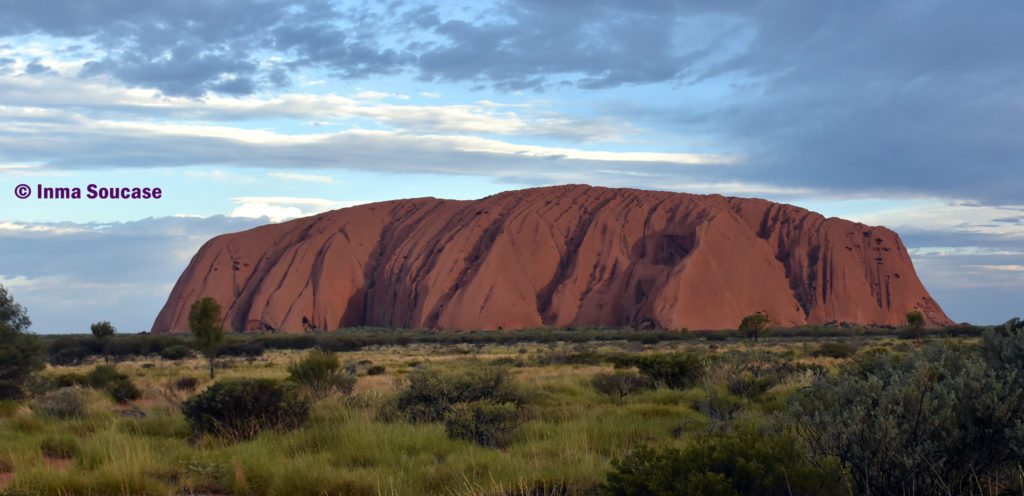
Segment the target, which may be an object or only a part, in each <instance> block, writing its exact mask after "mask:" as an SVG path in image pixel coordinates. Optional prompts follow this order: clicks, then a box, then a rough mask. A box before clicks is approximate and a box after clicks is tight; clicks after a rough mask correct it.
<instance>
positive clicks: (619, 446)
mask: <svg viewBox="0 0 1024 496" xmlns="http://www.w3.org/2000/svg"><path fill="white" fill-rule="evenodd" d="M895 334H896V333H890V334H889V335H881V336H879V335H871V334H870V333H869V334H851V335H847V336H843V337H839V338H822V337H821V336H820V335H819V336H816V337H813V338H811V337H802V336H798V335H796V336H794V335H788V336H776V337H774V338H768V339H761V340H760V341H759V342H756V343H754V342H751V341H746V340H741V339H737V338H735V337H726V338H722V337H720V336H719V337H713V338H712V340H709V339H705V338H702V337H700V336H691V337H688V338H687V339H679V340H655V341H656V342H647V343H645V342H644V341H643V340H640V339H636V340H634V339H602V340H581V341H580V342H565V341H556V340H552V341H549V342H528V341H527V342H513V343H483V342H481V343H457V344H456V343H439V344H430V343H422V342H410V343H409V344H395V345H379V344H365V345H364V346H359V347H358V348H359V349H357V350H355V351H343V352H340V353H339V355H340V357H341V359H342V361H343V362H346V363H348V364H350V366H351V367H352V368H353V369H354V370H355V371H356V372H357V373H358V375H359V379H358V382H357V384H356V386H355V390H354V391H353V392H352V393H351V394H349V395H336V396H333V397H331V398H328V399H327V400H324V401H321V402H319V403H316V404H315V405H314V408H313V412H312V416H311V420H310V423H309V425H308V426H306V427H305V428H302V429H299V430H295V431H291V432H265V433H263V434H261V435H260V436H258V437H256V438H255V439H253V440H250V441H244V442H227V441H223V440H219V439H216V438H212V437H209V436H206V437H199V438H195V437H193V436H192V435H191V433H190V430H189V427H188V425H187V423H186V421H185V419H184V418H183V416H182V414H181V413H180V404H181V401H182V400H184V399H185V398H186V397H187V396H188V394H190V393H188V392H183V391H179V390H176V389H175V388H174V387H173V386H172V384H173V383H174V382H176V381H178V380H179V379H181V378H183V377H194V378H196V380H197V381H198V382H199V386H198V388H197V390H202V389H203V388H204V387H205V386H207V385H209V384H210V383H211V381H210V380H209V378H208V376H207V374H208V372H207V369H206V363H205V361H204V360H203V359H202V358H200V357H192V358H186V359H182V360H167V359H163V358H160V357H159V356H156V355H151V356H136V357H133V358H130V359H123V358H125V357H121V358H122V360H121V361H119V363H117V364H116V366H117V369H118V370H119V371H120V372H122V373H124V374H126V375H128V376H129V377H130V378H131V379H132V381H134V382H135V383H136V384H137V385H138V386H139V387H140V389H141V390H142V391H143V394H142V397H141V398H140V399H138V400H136V401H133V402H131V404H128V405H117V404H115V403H114V402H112V401H111V399H110V398H109V397H108V396H107V395H106V394H104V393H103V392H101V391H94V390H91V389H87V390H86V394H87V395H88V404H87V412H86V413H85V414H84V415H83V416H80V417H77V418H70V419H64V420H62V419H54V418H48V417H45V416H42V415H39V414H38V413H37V412H35V411H33V403H32V401H31V400H25V401H21V402H16V401H7V402H3V403H0V493H2V489H6V490H7V493H8V494H12V495H13V494H40V495H93V494H95V495H100V494H103V495H105V494H121V495H138V494H158V495H163V494H211V495H212V494H267V495H306V494H308V495H320V494H325V495H326V494H388V495H390V494H399V495H405V494H451V495H463V494H466V495H469V494H474V495H475V494H494V495H505V494H524V495H525V494H531V495H532V494H538V495H541V494H594V493H596V492H597V491H598V488H599V487H600V486H601V484H603V483H604V482H605V481H606V477H607V474H608V472H609V470H610V469H612V466H613V465H612V464H613V460H616V459H620V458H622V457H623V456H625V455H626V454H627V453H629V452H630V451H631V450H633V449H634V448H637V447H639V446H651V447H654V448H659V449H660V448H669V447H672V448H679V449H684V448H686V447H687V446H688V445H689V444H690V443H693V442H694V439H695V436H697V435H698V434H699V433H702V432H707V431H708V430H709V429H711V428H712V427H713V426H715V425H720V424H722V423H723V422H724V423H735V422H743V423H745V424H759V423H771V422H776V421H777V419H779V418H781V417H785V416H786V414H787V408H788V407H787V398H788V397H789V396H790V395H791V394H792V393H793V392H794V391H796V390H798V389H800V388H803V387H805V386H807V385H808V384H810V383H811V382H812V381H813V380H814V378H815V377H816V375H820V374H822V373H826V374H827V373H830V371H831V372H834V371H835V370H837V369H838V368H839V367H841V366H843V364H845V363H847V362H849V361H851V360H855V359H856V357H857V356H863V355H864V354H867V353H877V352H879V350H885V352H886V353H890V354H894V355H899V354H904V353H908V352H911V351H913V350H914V349H915V348H916V347H919V346H921V343H920V342H916V341H912V340H907V339H900V338H899V337H898V336H897V335H895ZM931 339H932V340H933V341H944V342H948V343H952V344H954V345H970V344H971V343H973V342H975V341H977V338H976V337H973V336H965V337H945V338H938V337H936V338H931ZM828 343H833V345H831V349H830V345H829V344H828ZM834 343H841V344H840V345H835V344H834ZM823 345H824V346H823ZM675 352H684V353H696V354H699V356H702V357H706V358H707V359H708V363H709V368H708V370H707V373H706V374H705V375H704V377H703V379H702V380H701V381H700V382H699V383H697V384H695V385H693V386H692V387H688V388H686V389H682V390H678V389H668V388H664V387H661V388H655V389H650V390H645V391H641V392H638V393H635V394H632V395H629V396H626V397H623V398H618V397H613V396H608V395H604V394H600V393H598V392H597V391H596V390H595V389H594V387H593V386H592V384H591V380H592V378H593V377H594V375H595V374H598V373H601V372H610V371H612V370H613V362H614V361H615V360H614V359H615V357H619V358H621V357H624V356H626V357H629V356H643V355H649V354H666V353H675ZM303 353H304V352H303V351H301V350H269V351H263V352H262V353H261V354H259V356H249V357H222V358H220V359H219V360H218V371H217V373H218V378H217V379H218V380H221V379H227V378H233V377H237V378H242V377H245V378H254V377H260V378H277V379H284V378H285V377H286V376H287V371H286V368H287V366H288V364H290V363H293V362H294V361H296V360H298V359H299V358H300V357H301V356H302V354H303ZM846 355H849V356H846ZM764 357H768V359H769V360H774V361H785V362H786V363H787V364H789V365H791V366H795V367H796V368H795V369H794V370H797V372H794V373H790V374H787V375H786V376H785V378H784V380H781V381H779V382H777V383H773V384H771V385H770V387H769V388H768V389H767V390H766V391H764V392H758V393H757V394H752V395H743V394H735V392H730V381H731V380H733V379H734V378H735V376H736V374H737V368H736V367H737V365H743V364H746V363H749V362H750V361H751V360H757V359H764ZM100 363H103V359H102V358H100V357H99V356H94V357H92V358H89V359H87V360H85V361H84V362H83V363H79V364H76V365H60V366H54V365H49V366H47V368H46V370H44V371H43V372H42V373H41V374H40V377H41V378H40V379H39V380H40V381H45V379H47V378H51V379H52V378H54V377H58V376H60V375H62V374H67V373H72V372H74V373H80V374H85V373H87V372H88V371H89V370H91V369H92V368H93V367H94V366H95V365H96V364H100ZM489 365H500V366H502V367H507V368H508V370H509V371H510V374H511V376H512V378H513V380H514V383H515V384H516V385H517V386H518V387H519V388H520V390H521V391H522V392H523V394H524V396H525V398H527V400H526V401H525V402H524V407H523V410H524V414H523V415H524V419H525V421H524V422H523V424H522V425H521V426H520V427H519V429H518V430H517V431H516V432H515V434H514V437H513V440H512V443H511V444H510V445H509V446H508V447H507V448H503V449H497V448H488V447H483V446H479V445H476V444H474V443H471V442H468V441H459V440H452V439H449V437H448V436H447V435H446V433H445V429H444V426H442V425H441V424H439V423H410V422H407V421H404V420H401V419H397V420H395V419H384V418H382V415H381V412H382V411H384V410H386V408H387V406H388V403H389V401H391V400H392V399H393V398H394V397H395V395H396V394H397V392H398V391H399V390H400V389H401V388H402V387H403V386H404V384H405V382H406V378H407V377H408V375H409V374H410V373H411V372H413V371H414V370H417V369H423V368H442V369H444V370H448V371H459V370H469V369H473V368H479V367H483V366H489ZM371 366H383V373H375V374H374V375H369V374H367V371H368V370H369V368H370V367H371ZM379 370H380V369H379V368H378V369H377V372H379ZM39 387H42V386H39ZM733 389H735V388H733ZM710 397H713V398H722V397H725V398H727V399H728V401H729V404H730V405H732V406H730V408H729V411H728V412H726V413H724V414H723V413H722V412H721V411H720V409H716V408H708V406H707V405H708V404H709V402H708V400H709V398H710ZM54 445H57V446H61V445H64V446H65V447H66V449H64V450H63V451H65V453H63V454H61V453H58V454H57V456H55V455H54V451H55V450H54V449H52V446H54ZM56 451H61V450H56Z"/></svg>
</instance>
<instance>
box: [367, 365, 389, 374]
mask: <svg viewBox="0 0 1024 496" xmlns="http://www.w3.org/2000/svg"><path fill="white" fill-rule="evenodd" d="M386 370H387V369H386V368H385V367H384V366H383V365H373V366H371V367H370V368H368V369H366V375H381V374H383V373H384V372H385V371H386Z"/></svg>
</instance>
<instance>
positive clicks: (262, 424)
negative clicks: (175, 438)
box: [181, 379, 310, 441]
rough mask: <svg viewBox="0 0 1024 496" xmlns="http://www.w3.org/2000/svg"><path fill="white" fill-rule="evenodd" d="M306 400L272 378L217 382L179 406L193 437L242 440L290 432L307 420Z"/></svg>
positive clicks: (291, 387) (307, 405) (307, 408)
mask: <svg viewBox="0 0 1024 496" xmlns="http://www.w3.org/2000/svg"><path fill="white" fill-rule="evenodd" d="M309 409H310V402H309V399H308V398H306V396H305V395H303V394H302V393H301V392H300V391H299V389H298V387H297V386H294V385H292V384H288V383H284V382H281V381H277V380H273V379H233V380H227V381H221V382H218V383H216V384H214V385H212V386H210V387H209V388H207V389H206V390H205V391H203V392H202V393H200V394H198V395H196V396H193V397H191V398H189V399H188V400H186V401H185V403H184V404H182V406H181V411H182V413H183V414H184V415H185V419H186V420H187V421H188V423H189V426H190V427H191V428H192V433H193V434H194V435H202V434H211V435H214V436H217V437H220V438H223V439H228V440H233V441H242V440H246V439H251V438H253V437H255V436H257V435H258V434H259V433H260V432H262V431H264V430H291V429H297V428H299V427H302V426H303V425H305V424H306V423H307V422H308V421H309Z"/></svg>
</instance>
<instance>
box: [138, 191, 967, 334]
mask: <svg viewBox="0 0 1024 496" xmlns="http://www.w3.org/2000/svg"><path fill="white" fill-rule="evenodd" d="M204 296H210V297H213V298H214V299H216V300H217V301H218V302H219V303H220V304H221V306H222V307H223V309H224V319H225V321H224V323H225V325H226V327H228V328H230V329H234V330H258V329H276V330H279V331H284V332H301V331H303V330H304V329H307V328H309V326H307V325H306V324H305V323H304V322H309V323H310V324H312V325H314V326H316V327H317V328H319V329H321V330H325V329H326V330H331V329H335V328H339V327H348V326H384V327H402V328H442V329H516V328H528V327H537V326H586V325H604V326H639V327H656V328H665V329H680V328H684V327H686V328H690V329H694V330H700V329H724V328H735V327H736V326H737V325H738V324H739V322H740V320H741V319H742V318H743V317H744V316H746V315H749V314H751V313H754V312H759V311H760V312H765V313H767V314H768V316H769V317H770V319H771V320H772V322H773V323H774V324H776V325H784V326H792V325H800V324H824V323H829V322H834V321H835V322H850V323H859V324H880V325H886V324H889V325H898V324H901V323H903V322H904V319H905V315H906V313H907V312H908V311H909V310H912V309H919V310H921V311H922V312H923V313H924V315H925V317H926V320H927V322H928V323H929V324H931V325H941V324H948V323H950V320H949V318H948V317H946V315H945V313H943V311H942V309H941V308H940V307H939V305H938V304H937V303H936V302H935V301H934V300H933V299H932V298H931V297H930V296H929V294H928V291H926V290H925V288H924V286H923V285H922V284H921V281H920V280H918V278H917V274H916V273H915V272H914V267H913V264H912V263H911V260H910V256H909V255H908V253H907V250H906V248H905V247H904V246H903V243H902V242H901V241H900V238H899V236H898V235H897V234H896V233H894V232H893V231H890V230H889V229H886V228H884V227H872V226H866V225H863V224H858V223H854V222H850V221H846V220H843V219H836V218H828V219H826V218H825V217H823V216H821V215H819V214H817V213H814V212H810V211H807V210H804V209H802V208H798V207H794V206H791V205H784V204H778V203H772V202H768V201H765V200H758V199H741V198H729V197H723V196H719V195H691V194H684V193H668V192H656V191H641V190H632V189H608V188H595V187H589V186H580V185H569V186H556V187H546V188H535V189H527V190H520V191H510V192H506V193H501V194H498V195H494V196H490V197H487V198H483V199H480V200H474V201H455V200H438V199H435V198H417V199H410V200H397V201H390V202H383V203H374V204H367V205H361V206H358V207H352V208H346V209H342V210H336V211H333V212H328V213H324V214H320V215H316V216H312V217H306V218H302V219H296V220H293V221H290V222H284V223H280V224H272V225H267V226H262V227H258V228H255V229H251V230H249V231H245V232H240V233H234V234H226V235H223V236H218V237H216V238H214V239H212V240H210V241H209V242H207V243H206V244H205V245H204V246H203V247H202V249H200V250H199V252H198V253H197V254H196V255H195V257H194V258H193V259H192V262H191V264H189V266H188V268H187V269H186V270H185V272H184V273H183V274H182V275H181V278H180V279H179V280H178V283H177V285H176V286H175V288H174V290H173V291H172V292H171V295H170V298H169V299H168V301H167V303H166V305H165V306H164V308H163V310H162V311H161V312H160V315H159V316H158V317H157V319H156V322H155V323H154V324H153V331H154V332H182V331H186V330H187V329H188V312H189V307H190V306H191V305H192V303H193V302H194V301H196V300H197V299H199V298H201V297H204Z"/></svg>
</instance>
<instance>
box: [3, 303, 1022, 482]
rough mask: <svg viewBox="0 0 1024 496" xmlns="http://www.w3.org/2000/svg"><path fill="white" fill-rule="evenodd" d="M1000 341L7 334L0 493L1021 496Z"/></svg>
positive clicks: (1010, 343) (1014, 365)
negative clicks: (78, 352)
mask: <svg viewBox="0 0 1024 496" xmlns="http://www.w3.org/2000/svg"><path fill="white" fill-rule="evenodd" d="M1022 327H1024V326H1022V325H1021V323H1020V322H1019V321H1016V320H1015V321H1011V322H1008V323H1007V324H1006V325H1004V326H999V327H996V328H991V329H984V330H981V329H979V330H974V331H971V332H967V331H950V330H943V331H934V330H932V331H929V330H925V331H923V336H922V337H920V338H919V337H918V330H917V329H912V330H911V331H910V332H905V331H904V330H901V329H892V330H856V331H854V330H850V329H846V330H844V329H838V328H834V329H822V330H817V331H814V332H811V331H807V332H806V333H805V334H802V333H803V332H804V331H800V332H799V333H798V332H796V331H794V330H786V329H772V331H771V332H769V333H765V334H762V335H761V336H760V339H758V340H757V341H753V340H751V339H746V338H745V337H744V336H742V335H740V334H738V333H722V334H707V333H696V332H694V333H688V334H677V335H676V336H674V337H673V339H660V338H659V337H660V336H661V333H659V332H655V331H646V332H647V335H648V336H649V337H650V338H651V339H641V338H640V336H642V335H643V334H644V332H645V331H631V330H623V331H616V330H607V329H586V330H557V331H556V330H538V331H528V332H523V333H515V332H510V333H483V332H478V333H463V334H462V335H461V338H463V340H462V341H449V340H448V337H447V336H458V334H449V333H429V332H426V331H421V332H416V331H393V334H394V336H393V338H394V339H396V340H398V341H401V342H393V341H388V340H386V339H385V338H386V337H387V336H388V333H387V332H386V331H383V330H341V331H337V332H335V333H329V334H320V335H303V336H274V335H258V336H245V337H243V336H232V335H229V336H228V337H227V338H226V340H225V341H224V343H223V344H222V346H221V348H220V349H218V350H217V351H216V354H215V356H216V359H215V360H214V366H215V367H216V376H215V377H216V378H215V379H211V378H210V374H209V367H210V361H209V359H208V357H209V356H210V355H207V354H203V353H194V352H193V351H194V350H195V348H193V347H192V343H191V341H190V338H189V337H188V336H171V337H168V336H132V335H122V334H117V335H114V336H110V337H109V338H107V339H106V342H105V343H104V344H103V350H99V351H97V352H94V353H89V354H84V355H83V356H81V357H78V358H76V359H75V360H70V361H69V360H66V359H67V357H68V355H69V354H67V353H62V350H67V349H72V348H71V347H69V346H67V343H79V342H80V343H93V342H95V341H96V339H95V338H93V337H92V336H83V337H77V336H63V337H57V338H45V339H44V338H39V337H35V336H32V335H30V334H25V333H23V332H22V331H18V332H19V333H20V334H19V339H25V340H28V341H34V343H33V344H31V345H24V346H23V344H24V343H21V341H19V343H21V344H19V345H18V346H19V348H17V349H18V350H25V351H26V352H32V353H36V354H37V355H38V357H39V359H38V360H39V362H38V364H36V362H34V361H33V360H25V361H19V362H16V363H25V364H28V365H26V367H27V368H26V369H24V370H25V372H18V374H19V375H9V376H8V377H9V379H8V382H9V383H10V384H14V385H9V386H8V390H9V391H13V392H9V394H8V398H7V399H4V400H2V401H0V494H4V495H5V496H13V495H22V494H33V495H35V494H39V495H107V494H121V495H128V494H131V495H139V494H154V495H171V494H208V495H212V494H236V495H307V494H308V495H350V494H355V495H359V494H368V495H378V494H417V495H418V494H442V495H462V494H465V495H469V494H474V495H475V494H486V495H565V494H573V495H590V494H603V495H662V494H705V495H726V494H729V495H733V494H768V495H775V494H778V495H818V494H822V495H829V494H834V495H841V494H842V495H845V494H908V495H912V494H921V495H924V494H979V495H980V494H984V495H997V494H1022V489H1021V488H1022V487H1024V486H1022V485H1024V475H1022V466H1024V428H1022V427H1021V426H1022V425H1024V422H1022V419H1024V387H1022V386H1024V384H1022V381H1024V379H1022V377H1024V376H1022V374H1021V373H1020V371H1021V370H1024V328H1022ZM576 333H579V334H580V335H583V336H586V337H587V339H574V338H575V336H576V335H577V334H576ZM371 336H372V337H371ZM396 336H397V337H402V336H404V338H402V339H398V338H397V337H396ZM430 336H433V337H434V338H437V339H436V341H435V342H429V341H427V337H430ZM439 336H445V337H443V338H439ZM509 336H511V338H509ZM524 336H533V337H537V339H525V338H524ZM547 336H558V337H559V338H560V339H548V338H547ZM567 336H568V337H569V338H565V337H567ZM616 336H618V337H617V338H615V337H616ZM561 338H565V339H561ZM453 339H454V338H453ZM377 340H380V341H381V342H376V341H377ZM122 341H123V343H122ZM356 341H359V342H360V343H361V344H360V345H359V346H354V347H352V348H351V349H337V348H332V347H330V346H325V344H326V343H332V342H356ZM286 342H287V343H290V344H291V346H290V347H283V346H282V347H275V346H267V344H268V343H274V344H280V343H286ZM119 343H120V344H119ZM125 343H131V344H130V345H129V344H125ZM300 344H303V346H299V345H300ZM304 344H308V346H305V345H304ZM136 346H139V347H142V348H144V349H145V351H144V352H139V353H132V354H125V353H116V352H111V350H117V349H127V348H131V347H136ZM176 347H178V348H176ZM12 349H13V348H12ZM169 349H174V350H175V351H173V352H170V353H168V352H167V350H169ZM33 350H34V351H33ZM242 350H244V352H243V351H242ZM11 353H13V352H11ZM105 357H109V358H110V360H111V363H110V364H109V365H107V364H105V363H104V362H105ZM43 359H45V360H46V362H47V363H46V364H45V367H42V366H41V364H42V361H43ZM15 383H16V384H15ZM133 391H137V392H138V394H135V393H134V392H133Z"/></svg>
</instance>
